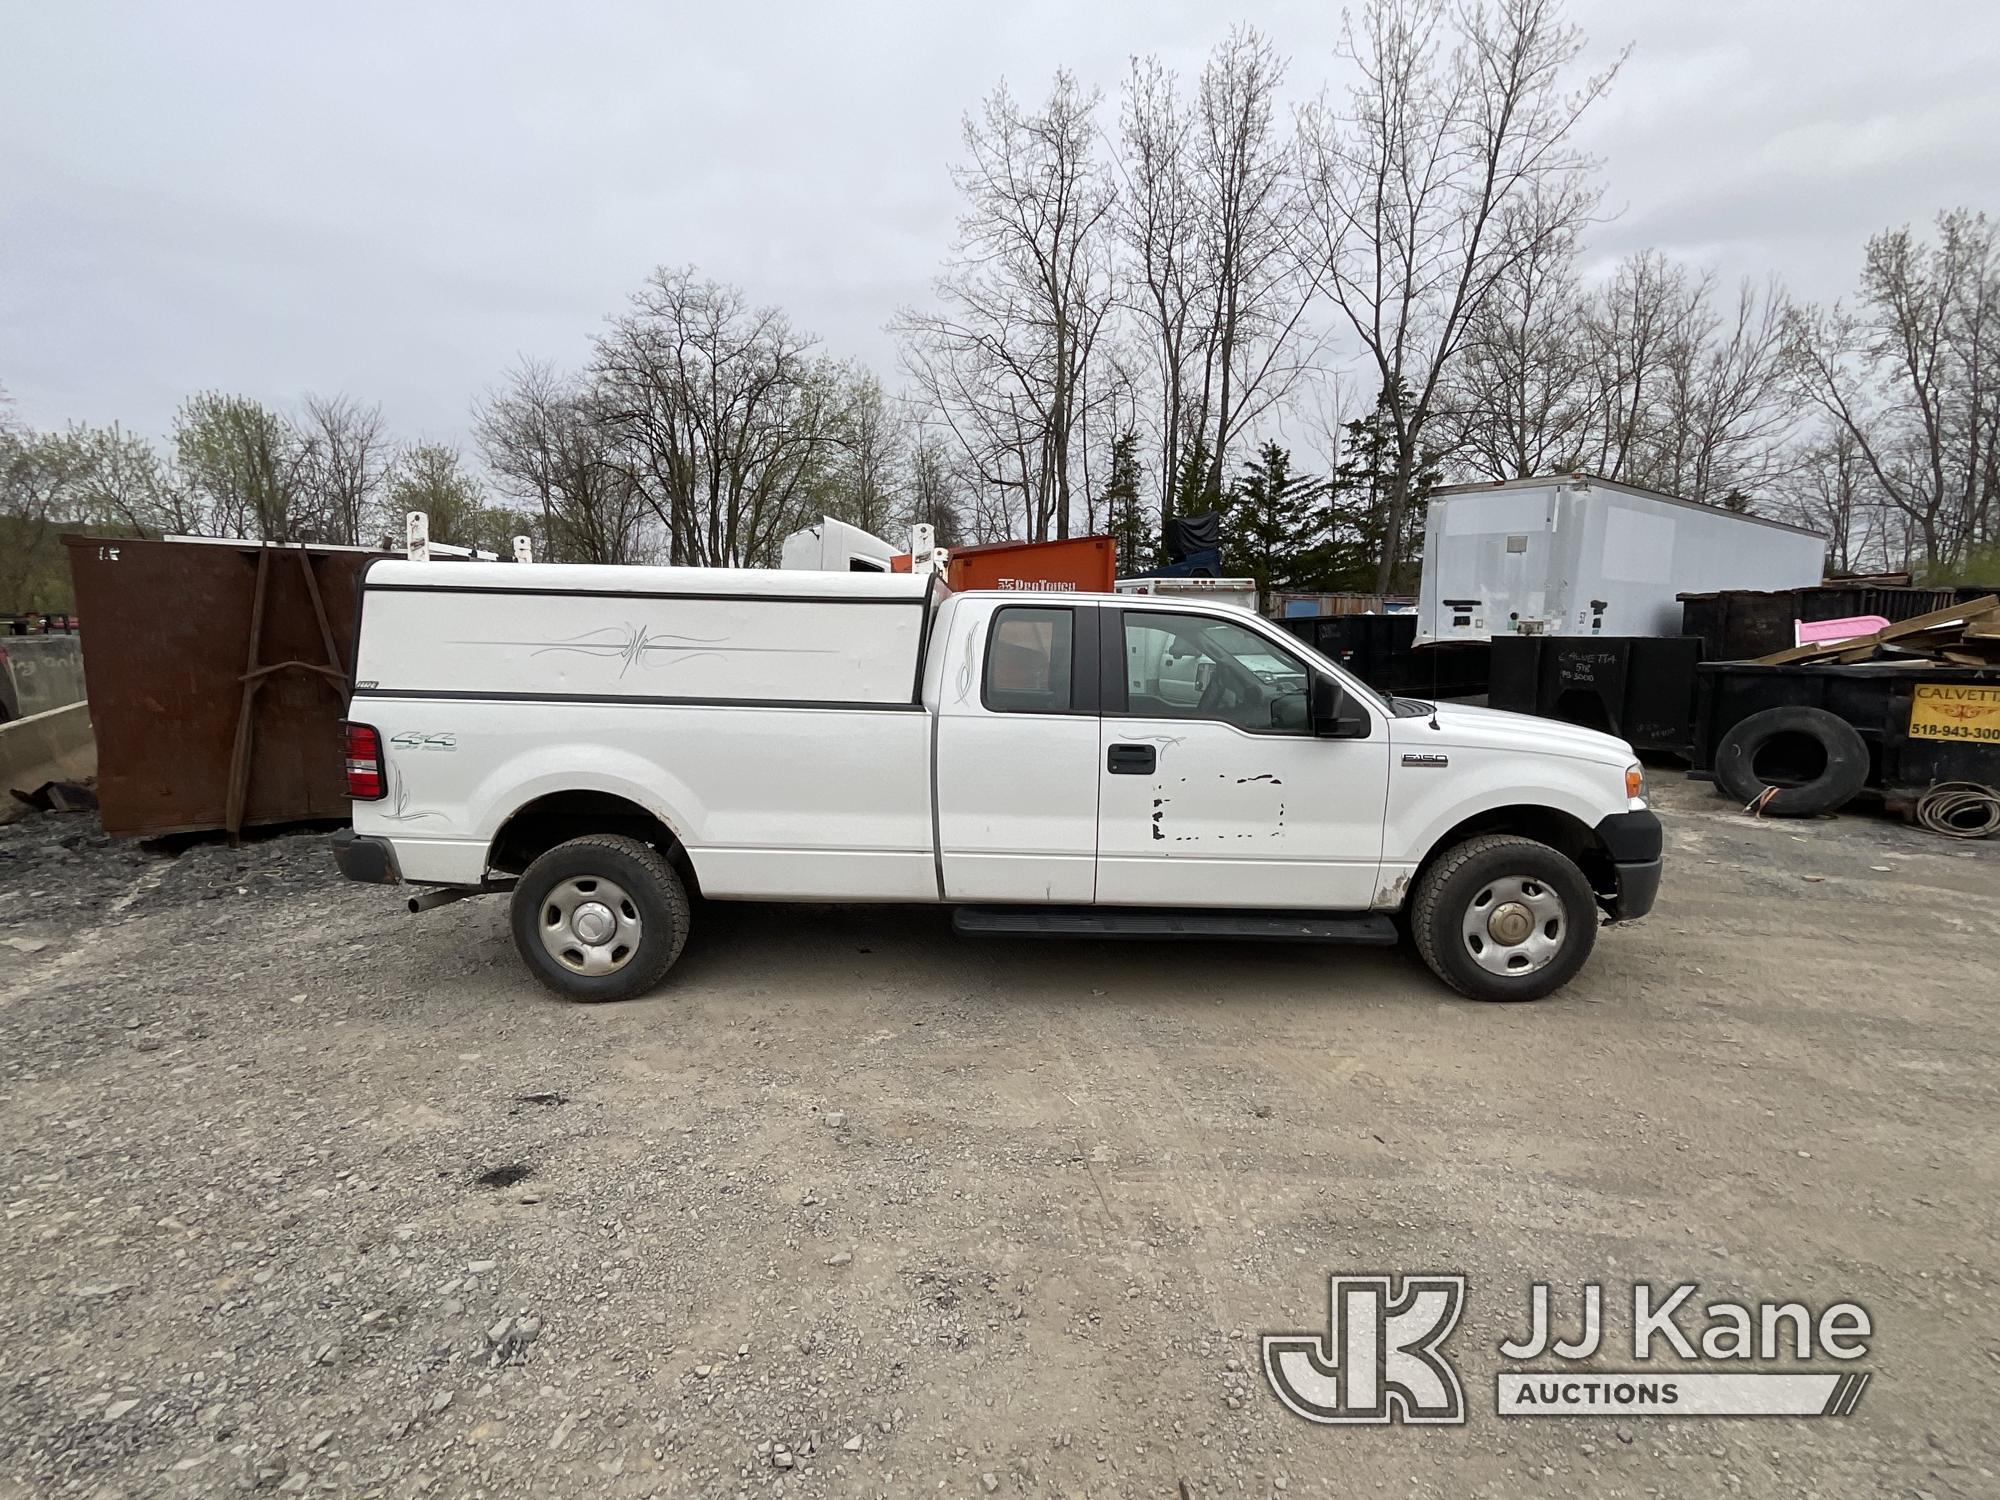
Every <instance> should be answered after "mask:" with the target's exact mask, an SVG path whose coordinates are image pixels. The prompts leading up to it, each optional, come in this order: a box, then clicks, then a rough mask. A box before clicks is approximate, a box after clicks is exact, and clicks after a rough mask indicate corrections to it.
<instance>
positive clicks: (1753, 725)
mask: <svg viewBox="0 0 2000 1500" xmlns="http://www.w3.org/2000/svg"><path fill="white" fill-rule="evenodd" d="M1715 780H1716V783H1717V784H1718V785H1719V786H1720V787H1721V788H1722V790H1723V791H1724V792H1725V793H1727V794H1728V796H1729V797H1730V798H1731V799H1732V800H1734V801H1735V803H1736V804H1737V806H1739V807H1748V806H1749V805H1750V804H1751V803H1753V802H1755V801H1757V800H1758V799H1759V798H1760V797H1764V796H1765V793H1766V792H1769V793H1770V795H1769V797H1768V798H1766V799H1765V801H1764V803H1763V810H1764V811H1765V812H1767V813H1770V814H1771V815H1772V816H1774V817H1779V818H1811V817H1817V816H1818V815H1819V814H1820V813H1830V812H1837V811H1839V810H1840V809H1841V808H1842V807H1845V806H1846V805H1847V803H1848V802H1849V801H1850V800H1852V799H1853V797H1854V794H1855V793H1856V792H1858V791H1860V790H1861V789H1862V787H1864V786H1866V785H1867V784H1868V746H1867V744H1866V743H1865V742H1864V741H1863V740H1862V738H1861V736H1860V735H1859V734H1857V733H1856V732H1855V729H1854V726H1853V725H1852V724H1850V723H1848V722H1847V721H1846V720H1845V719H1843V718H1841V717H1839V716H1838V715H1837V714H1830V713H1828V712H1827V711H1826V710H1825V709H1823V708H1767V709H1765V710H1764V711H1763V712H1762V713H1755V714H1752V715H1750V717H1749V718H1747V719H1743V720H1741V721H1739V722H1738V723H1736V724H1735V725H1733V726H1731V728H1730V730H1729V732H1728V733H1727V734H1725V735H1724V736H1723V737H1722V743H1721V744H1720V745H1718V746H1717V747H1716V751H1715Z"/></svg>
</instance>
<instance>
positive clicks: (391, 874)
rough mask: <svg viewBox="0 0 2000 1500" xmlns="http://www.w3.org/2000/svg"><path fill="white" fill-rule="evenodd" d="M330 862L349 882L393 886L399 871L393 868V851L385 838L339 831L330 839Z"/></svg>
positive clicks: (394, 862) (351, 830)
mask: <svg viewBox="0 0 2000 1500" xmlns="http://www.w3.org/2000/svg"><path fill="white" fill-rule="evenodd" d="M333 862H334V863H335V864H336V865H338V866H339V867H340V873H341V874H343V875H345V876H346V877H347V878H348V879H349V880H360V881H365V882H367V883H368V884H369V885H397V884H399V883H400V882H401V881H402V878H403V872H402V871H401V870H399V869H397V868H396V851H395V849H394V848H393V847H391V845H390V843H389V841H388V840H387V839H378V838H376V837H374V836H373V835H371V834H365V833H356V832H355V831H354V830H353V829H352V828H343V829H341V830H340V832H338V833H336V834H335V835H334V836H333Z"/></svg>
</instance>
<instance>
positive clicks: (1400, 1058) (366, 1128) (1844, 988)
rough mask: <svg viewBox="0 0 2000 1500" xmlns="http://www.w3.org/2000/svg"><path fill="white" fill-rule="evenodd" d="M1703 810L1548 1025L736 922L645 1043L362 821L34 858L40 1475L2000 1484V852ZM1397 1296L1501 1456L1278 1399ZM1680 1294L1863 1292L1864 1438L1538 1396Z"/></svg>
mask: <svg viewBox="0 0 2000 1500" xmlns="http://www.w3.org/2000/svg"><path fill="white" fill-rule="evenodd" d="M1664 797H1665V800H1666V802H1667V804H1668V805H1667V807H1666V808H1665V809H1664V811H1665V813H1666V816H1667V818H1668V828H1669V859H1670V865H1669V874H1668V878H1667V883H1666V888H1665V890H1664V892H1663V893H1662V896H1661V899H1660V905H1659V909H1658V912H1657V914H1656V915H1655V916H1653V917H1652V918H1651V919H1649V920H1648V921H1646V922H1644V923H1642V924H1640V925H1638V926H1636V927H1633V928H1630V929H1614V930H1611V931H1608V932H1606V933H1605V934H1604V937H1603V940H1602V941H1601V943H1600V945H1599V948H1598V953H1597V956H1596V958H1595V959H1594V960H1593V961H1592V963H1591V965H1590V966H1589V968H1588V969H1587V970H1586V971H1585V973H1584V975H1583V977H1582V978H1581V979H1580V980H1578V981H1577V982H1576V983H1575V984H1573V985H1572V986H1571V987H1570V988H1569V989H1568V990H1567V991H1565V992H1563V993H1562V994H1559V995H1557V996H1555V997H1553V998H1551V999H1549V1000H1545V1001H1542V1002H1540V1003H1539V1004H1535V1005H1531V1006H1517V1007H1483V1006H1480V1005H1476V1004H1473V1003H1471V1002H1466V1001H1460V1000H1457V999H1454V998H1451V997H1449V996H1448V995H1447V994H1446V993H1445V992H1444V991H1443V990H1442V989H1441V987H1440V986H1439V985H1437V984H1436V983H1435V982H1434V981H1433V980H1431V978H1430V977H1429V976H1428V975H1427V974H1425V973H1424V972H1423V971H1422V969H1421V968H1420V967H1419V966H1418V965H1417V964H1416V962H1415V961H1414V960H1413V959H1411V958H1409V957H1408V956H1406V955H1405V954H1403V953H1401V952H1382V951H1370V952H1343V951H1340V950H1318V949H1293V948H1253V947H1228V946H1221V945H1214V946H1210V945H1199V946H1192V947H1180V948H1172V949H1150V950H1149V949H1146V948H1141V947H1137V946H1116V945H1108V944H1107V945H1099V944H1081V945H1066V946H1059V947H1058V946H1038V945H1035V944H1031V943H1027V942H1018V941H1008V942H1002V941H983V942H961V941H955V940H954V939H952V938H951V937H950V935H949V932H948V930H947V925H946V923H945V921H944V920H943V918H942V917H941V916H940V915H939V914H938V913H935V912H907V911H879V912H869V913H863V914H860V915H855V914H851V913H840V912H834V911H822V910H817V909H810V910H798V909H783V908H729V907H721V908H717V907H710V908H708V909H706V910H705V911H702V912H700V913H699V914H698V917H697V921H698V924H699V925H698V929H697V933H696V936H695V938H694V940H693V942H692V944H691V946H690V948H689V950H688V954H687V957H686V958H685V959H684V961H683V962H682V964H681V967H680V968H679V970H678V971H677V972H676V974H675V976H674V977H673V978H672V980H671V981H670V982H669V984H668V986H667V987H666V988H665V989H663V990H662V991H661V992H660V993H658V994H656V995H654V996H652V997H650V998H648V999H646V1000H643V1001H639V1002H635V1003H631V1004H627V1005H623V1006H616V1007H602V1008H584V1007H576V1006H571V1005H567V1004H564V1003H562V1002H559V1001H557V1000H555V999H553V998H551V997H549V996H548V995H546V994H545V993H543V992H542V991H541V990H540V989H538V988H537V987H536V986H535V985H534V984H533V983H532V981H531V980H530V979H529V978H528V977H527V975H526V973H525V971H524V970H523V969H522V968H521V966H520V965H519V963H518V961H517V960H516V959H515V957H514V954H513V952H512V950H511V948H510V946H509V943H508V940H507V937H506V932H505V926H504V912H503V909H502V906H501V903H500V902H499V901H497V900H484V901H476V902H468V903H463V904H460V905H457V906H451V907H446V908H443V909H441V910H438V911H434V912H430V913H426V914H424V915H423V916H420V917H411V916H409V915H407V914H405V913H404V912H403V911H402V910H401V907H400V905H399V903H398V902H397V900H396V898H395V897H394V896H393V894H391V893H388V892H383V891H379V890H371V889H366V888H362V887H350V886H345V885H343V884H341V883H340V882H339V881H338V880H337V878H336V877H335V876H334V874H333V872H332V870H331V866H330V864H329V863H328V860H327V856H326V849H325V843H324V840H323V838H321V837H317V836H312V837H290V838H280V839H273V840H268V841H265V842H261V843H257V844H254V845H252V846H249V847H246V848H245V849H243V850H241V851H231V850H228V849H226V848H222V847H199V848H196V849H193V850H190V851H188V852H187V853H185V854H183V855H182V856H180V857H179V858H178V859H172V860H170V859H165V858H162V857H158V856H154V855H150V854H148V853H146V852H145V851H142V850H139V849H136V848H132V847H128V846H119V845H112V844H110V843H108V842H107V841H105V840H103V839H102V838H101V837H100V836H99V835H97V834H96V832H95V828H94V825H92V824H90V823H89V822H88V820H87V819H77V818H69V819H62V818H53V817H44V818H37V819H33V820H31V821H30V822H28V823H25V824H22V825H17V826H16V827H14V828H11V829H5V830H0V943H4V946H0V1203H4V1209H5V1220H4V1225H0V1393H4V1394H0V1495H9V1496H11V1495H44V1494H95V1495H133V1496H137V1495H167V1494H175V1495H180V1494H201V1493H234V1492H236V1491H237V1490H239V1489H250V1488H259V1487H262V1488H267V1489H269V1490H272V1491H274V1492H276V1493H279V1494H287V1493H321V1492H325V1493H339V1494H384V1495H395V1496H405V1495H414V1494H419V1493H427V1494H430V1495H458V1494H479V1493H485V1494H492V1495H511V1494H522V1493H527V1492H530V1491H534V1492H553V1493H561V1494H574V1495H591V1496H624V1495H633V1496H638V1495H649V1494H720V1495H733V1494H756V1495H770V1494H776V1493H779V1492H780V1491H781V1490H782V1492H783V1493H784V1494H787V1495H821V1494H827V1495H849V1494H854V1495H865V1494H881V1495H906V1494H916V1493H919V1492H921V1493H925V1494H945V1495H967V1496H978V1495H982V1494H990V1493H1002V1494H1014V1493H1023V1494H1089V1495H1106V1496H1109V1495H1175V1494H1176V1493H1184V1494H1187V1495H1189V1496H1192V1497H1197V1500H1198V1497H1203V1496H1209V1495H1238V1494H1249V1495H1258V1496H1262V1495H1267V1494H1275V1493H1278V1492H1281V1491H1282V1492H1284V1493H1285V1494H1286V1495H1287V1496H1292V1495H1322V1494H1324V1495H1350V1494H1357V1493H1359V1494H1382V1495H1424V1496H1431V1495H1435V1496H1460V1495H1467V1494H1491V1495H1588V1496H1611V1495H1633V1496H1637V1495H1668V1496H1682V1495H1712V1494H1723V1495H1733V1494H1742V1495H1773V1496H1776V1495H1787V1496H1791V1495H1801V1494H1805V1495H1813V1494H1817V1495H1823V1496H1827V1497H1834V1496H1851V1495H1863V1494H1869V1495H1874V1494H1882V1495H1912V1496H1914V1495H1934V1496H1958V1495H1964V1496H1990V1495H1993V1494H1996V1493H2000V1478H1996V1471H2000V1439H1996V1437H1995V1435H1994V1433H1995V1429H1994V1427H1993V1426H1992V1414H1993V1412H1994V1410H1995V1409H1996V1400H2000V1335H1996V1333H1995V1329H1996V1327H2000V1298H1996V1293H1995V1288H1994V1273H1995V1268H1996V1266H2000V1254H1996V1244H1995V1239H1996V1235H1995V1212H1994V1205H1995V1204H1996V1202H2000V1171H1997V1170H1996V1154H1995V1146H1994V1134H1995V1132H1994V1126H1995V1124H1996V1121H2000V1040H1996V1027H1995V1024H1994V1011H1995V1006H1996V1004H2000V984H1996V975H2000V961H1996V960H2000V848H1993V847H1986V846H1982V847H1978V848H1966V847H1962V846H1957V845H1953V844H1950V843H1948V842H1946V841H1943V840H1939V839H1935V838H1932V837H1929V836H1927V835H1923V834H1918V833H1913V832H1906V831H1903V830H1902V829H1900V828H1898V827H1895V826H1892V825H1889V824H1887V823H1882V822H1877V821H1873V820H1871V819H1868V818H1865V817H1864V818H1848V819H1844V820H1841V821H1837V822H1835V821H1821V822H1815V823H1811V824H1807V825H1799V824H1784V823H1755V822H1751V821H1749V820H1747V819H1744V818H1742V817H1740V816H1737V815H1736V814H1735V813H1734V812H1733V811H1732V810H1730V809H1728V808H1727V807H1725V806H1724V805H1723V804H1722V803H1720V802H1719V801H1716V800H1715V799H1713V798H1712V797H1711V796H1710V794H1709V793H1708V792H1707V791H1706V789H1704V788H1699V787H1694V786H1689V785H1686V784H1684V783H1678V782H1676V781H1674V780H1673V779H1672V778H1668V785H1667V786H1666V787H1665V788H1664ZM44 944H45V946H42V945H44ZM1375 1270H1394V1271H1410V1272H1417V1271H1425V1270H1433V1271H1463V1272H1464V1273H1465V1274H1466V1275H1467V1276H1468V1277H1469V1278H1470V1287H1471V1291H1470V1295H1469V1301H1468V1308H1467V1312H1466V1315H1465V1318H1464V1320H1463V1322H1462V1323H1461V1324H1460V1327H1459V1329H1458V1331H1457V1332H1456V1333H1455V1334H1454V1335H1453V1336H1452V1341H1451V1343H1450V1345H1449V1352H1451V1353H1452V1354H1453V1355H1454V1356H1455V1357H1456V1359H1457V1362H1458V1364H1459V1367H1460V1368H1461V1370H1462V1371H1463V1373H1464V1376H1465V1383H1466V1388H1467V1392H1468V1396H1469V1400H1470V1405H1471V1411H1472V1416H1471V1420H1470V1422H1469V1423H1468V1425H1466V1426H1463V1427H1456V1428H1434V1429H1427V1430H1418V1429H1401V1428H1399V1429H1386V1428H1326V1427H1312V1426H1308V1425H1307V1424H1305V1423H1304V1422H1302V1421H1300V1420H1298V1419H1296V1418H1294V1417H1292V1416H1290V1415H1289V1414H1287V1413H1286V1412H1285V1411H1283V1410H1282V1409H1281V1408H1280V1407H1279V1405H1278V1403H1277V1401H1276V1400H1275V1399H1274V1398H1273V1396H1272V1395H1271V1393H1270V1391H1269V1390H1268V1389H1267V1388H1266V1387H1265V1385H1264V1383H1263V1381H1262V1378H1261V1376H1260V1375H1259V1374H1258V1373H1257V1369H1258V1355H1257V1335H1258V1333H1259V1332H1260V1331H1285V1330H1293V1329H1300V1330H1303V1329H1312V1328H1315V1327H1318V1328H1324V1327H1325V1319H1326V1316H1327V1301H1326V1293H1327V1283H1326V1278H1327V1275H1328V1274H1329V1272H1333V1271H1375ZM1636 1279H1645V1280H1651V1281H1654V1282H1679V1281H1688V1280H1698V1281H1700V1282H1701V1283H1702V1284H1703V1288H1704V1293H1707V1292H1716V1293H1721V1294H1724V1295H1733V1296H1737V1297H1740V1298H1743V1299H1746V1300H1747V1299H1755V1298H1768V1299H1773V1300H1779V1299H1790V1298H1797V1299H1801V1300H1805V1301H1809V1302H1811V1303H1813V1304H1814V1305H1816V1306H1817V1305H1821V1304H1824V1303H1827V1302H1831V1301H1835V1300H1838V1299H1840V1298H1845V1297H1851V1298H1854V1299H1856V1300H1859V1301H1860V1302H1862V1303H1864V1304H1865V1305H1866V1306H1867V1307H1868V1309H1869V1310H1870V1312H1871V1313H1872V1315H1873V1317H1874V1321H1875V1327H1876V1337H1875V1339H1874V1341H1873V1345H1872V1349H1871V1352H1870V1354H1869V1356H1868V1358H1867V1359H1866V1360H1865V1361H1864V1362H1863V1365H1864V1367H1865V1368H1867V1369H1869V1370H1871V1371H1872V1372H1873V1374H1874V1381H1873V1384H1872V1386H1871V1387H1870V1388H1869V1390H1868V1393H1867V1397H1866V1399H1865V1401H1864V1403H1863V1405H1862V1406H1861V1408H1860V1410H1859V1411H1858V1412H1857V1413H1856V1414H1855V1415H1854V1416H1852V1417H1849V1418H1846V1419H1844V1420H1814V1421H1783V1420H1778V1421H1772V1420H1765V1421H1744V1420H1738V1421H1729V1420H1688V1419H1681V1420H1677V1421H1668V1420H1664V1419H1657V1418H1655V1419H1627V1420H1622V1421H1618V1422H1613V1421H1609V1420H1596V1421H1587V1420H1553V1419H1543V1420H1501V1419H1499V1418H1496V1417H1495V1416H1494V1415H1493V1377H1494V1372H1495V1370H1496V1369H1497V1368H1498V1364H1499V1361H1498V1356H1497V1354H1496V1353H1495V1345H1496V1343H1497V1342H1498V1341H1499V1340H1500V1339H1501V1338H1503V1337H1505V1336H1507V1335H1508V1334H1510V1333H1514V1332H1516V1331H1517V1330H1518V1329H1519V1328H1520V1326H1521V1325H1522V1324H1523V1323H1524V1322H1525V1317H1524V1309H1525V1306H1526V1289H1527V1286H1528V1284H1529V1283H1530V1282H1531V1281H1535V1280H1547V1281H1552V1282H1554V1283H1555V1284H1556V1286H1557V1287H1558V1288H1559V1289H1565V1290H1566V1292H1567V1295H1566V1296H1565V1297H1563V1298H1561V1299H1559V1307H1561V1308H1562V1309H1563V1310H1564V1318H1565V1320H1568V1319H1571V1318H1573V1316H1574V1305H1575V1304H1574V1295H1575V1293H1574V1290H1573V1289H1574V1288H1575V1287H1576V1286H1577V1284H1579V1283H1581V1282H1583V1281H1586V1280H1602V1281H1606V1282H1608V1283H1609V1285H1610V1291H1609V1292H1608V1294H1607V1295H1608V1298H1609V1300H1610V1301H1611V1302H1612V1303H1613V1304H1617V1303H1619V1302H1620V1301H1621V1300H1622V1302H1623V1309H1622V1311H1621V1312H1617V1313H1614V1314H1613V1316H1612V1318H1611V1319H1610V1336H1609V1338H1608V1339H1607V1350H1606V1354H1605V1355H1604V1356H1601V1357H1600V1361H1599V1362H1600V1364H1602V1365H1603V1366H1605V1367H1607V1368H1620V1367H1626V1368H1629V1367H1630V1361H1629V1359H1627V1358H1625V1357H1624V1356H1627V1355H1629V1353H1630V1350H1629V1347H1624V1348H1621V1347H1619V1345H1620V1342H1621V1341H1623V1340H1627V1339H1629V1333H1628V1332H1627V1330H1628V1328H1629V1313H1630V1304H1629V1296H1630V1293H1629V1290H1627V1289H1628V1288H1629V1286H1630V1284H1631V1282H1632V1281H1634V1280H1636ZM1704 1300H1706V1299H1705V1297H1704ZM1699 1322H1700V1320H1699V1319H1697V1320H1696V1323H1697V1325H1698V1324H1699ZM496 1340H497V1343H496Z"/></svg>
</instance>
